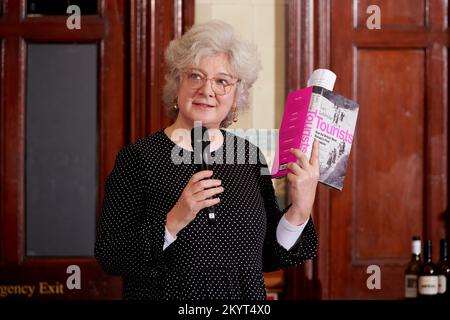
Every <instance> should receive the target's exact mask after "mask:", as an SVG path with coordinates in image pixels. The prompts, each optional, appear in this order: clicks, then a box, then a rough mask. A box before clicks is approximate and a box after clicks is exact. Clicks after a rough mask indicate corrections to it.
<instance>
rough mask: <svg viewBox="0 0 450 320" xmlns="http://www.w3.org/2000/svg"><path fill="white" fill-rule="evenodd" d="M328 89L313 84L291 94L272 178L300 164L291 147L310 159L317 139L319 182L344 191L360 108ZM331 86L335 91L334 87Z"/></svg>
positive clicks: (283, 121)
mask: <svg viewBox="0 0 450 320" xmlns="http://www.w3.org/2000/svg"><path fill="white" fill-rule="evenodd" d="M333 84H334V82H333ZM324 86H326V85H324ZM324 86H318V85H312V86H308V87H306V88H303V89H300V90H297V91H294V92H291V93H289V95H288V97H287V101H286V108H285V111H284V114H283V120H282V122H281V127H280V131H279V137H278V147H277V149H276V152H275V158H274V161H273V166H272V178H281V177H283V176H285V175H287V174H288V170H287V169H286V165H287V163H289V162H296V161H297V159H296V157H295V156H294V155H293V154H292V153H291V152H290V151H289V150H290V148H297V149H300V150H301V151H302V152H303V153H305V154H306V155H307V157H308V159H310V158H311V153H312V146H313V142H314V140H315V139H316V140H318V142H319V163H320V178H319V181H320V182H321V183H323V184H325V185H327V186H329V187H331V188H334V189H337V190H342V189H343V186H344V179H345V173H346V170H347V165H348V161H349V157H350V150H351V146H352V143H353V137H354V133H355V128H356V122H357V118H358V111H359V105H358V103H356V102H355V101H352V100H350V99H347V98H345V97H343V96H341V95H339V94H337V93H335V92H333V91H331V90H329V89H327V88H325V87H324ZM327 86H328V87H329V88H331V89H332V85H331V86H330V85H327Z"/></svg>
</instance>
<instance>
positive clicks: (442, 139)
mask: <svg viewBox="0 0 450 320" xmlns="http://www.w3.org/2000/svg"><path fill="white" fill-rule="evenodd" d="M289 5H290V7H291V9H293V10H292V12H291V14H290V22H289V26H290V38H289V39H290V48H291V50H293V51H292V52H293V56H291V57H290V63H291V67H289V69H290V70H292V66H293V67H294V76H293V77H291V79H290V85H291V87H292V86H294V87H295V86H301V85H304V82H305V81H306V79H307V77H308V75H309V74H310V72H311V71H312V70H313V69H314V68H317V67H325V68H331V69H332V70H333V71H334V72H335V73H336V74H337V81H336V86H335V91H336V92H338V93H340V94H342V95H344V96H346V97H349V98H351V99H353V100H355V101H357V102H358V103H359V104H360V113H359V120H358V124H357V130H356V139H355V140H354V144H353V147H352V153H351V161H350V165H349V167H348V171H347V177H346V180H345V186H344V190H343V191H342V192H339V191H332V190H329V189H327V188H326V187H323V186H321V187H320V188H319V193H318V199H317V203H316V208H315V213H314V217H315V221H316V223H317V224H318V229H319V239H320V246H319V257H318V259H317V260H316V261H315V262H314V263H313V264H312V266H310V268H309V269H308V270H306V271H305V270H301V271H297V272H296V273H294V275H298V274H300V275H301V277H300V280H301V281H302V282H303V283H304V285H306V288H304V290H303V292H301V293H299V294H298V295H297V296H298V297H311V295H312V297H315V298H324V299H401V298H403V295H404V278H403V272H404V269H405V267H406V264H407V262H408V260H409V258H410V254H411V253H410V250H411V249H410V240H411V237H412V236H413V235H420V236H421V237H422V239H432V240H433V243H434V249H433V258H434V260H435V261H437V259H438V243H439V239H440V238H441V237H445V236H446V232H447V230H446V224H448V217H447V218H445V217H446V216H445V215H444V212H445V210H446V208H447V205H448V191H447V190H448V173H447V172H448V164H447V162H448V157H447V152H448V151H447V150H448V95H447V93H448V71H449V70H448V47H449V42H448V34H449V32H448V24H447V19H448V7H447V1H444V0H404V1H402V0H399V1H397V0H396V1H390V0H377V1H366V0H331V1H328V0H319V1H315V2H314V3H312V2H310V1H292V2H291V3H289ZM370 5H376V6H378V8H379V9H380V13H381V25H380V27H381V29H369V28H368V27H367V23H366V22H367V19H368V18H369V17H370V16H371V15H372V14H373V11H370V13H367V8H368V7H369V6H370ZM445 219H447V221H446V220H445ZM371 265H376V266H379V267H380V271H381V274H380V275H381V289H373V290H371V289H369V288H368V287H367V285H366V281H367V279H368V277H369V275H370V274H368V273H367V268H368V267H369V266H371ZM298 287H299V288H302V287H301V286H300V285H298Z"/></svg>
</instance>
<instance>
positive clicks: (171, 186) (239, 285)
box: [95, 130, 317, 300]
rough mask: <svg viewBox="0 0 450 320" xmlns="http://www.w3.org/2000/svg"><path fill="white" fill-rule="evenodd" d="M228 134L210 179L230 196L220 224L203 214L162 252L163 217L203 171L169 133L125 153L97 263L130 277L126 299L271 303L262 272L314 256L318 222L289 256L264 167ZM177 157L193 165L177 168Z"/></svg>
mask: <svg viewBox="0 0 450 320" xmlns="http://www.w3.org/2000/svg"><path fill="white" fill-rule="evenodd" d="M222 132H223V134H224V135H225V137H226V138H225V142H224V144H223V145H222V147H221V148H220V149H218V150H216V151H215V152H213V156H214V157H215V159H216V160H215V163H214V165H213V171H214V178H216V179H220V180H222V186H223V187H224V192H223V193H221V194H219V197H220V200H221V201H220V203H219V204H217V205H216V206H215V207H216V220H217V222H216V224H215V225H211V224H210V223H209V221H208V217H207V213H206V212H205V211H201V212H200V213H198V215H197V217H196V218H195V219H194V220H193V221H192V222H191V223H190V224H189V225H188V226H186V227H185V228H184V229H182V230H181V231H180V232H179V233H178V235H177V239H176V240H175V241H174V242H173V243H172V244H170V245H169V246H168V247H167V248H166V249H165V250H163V244H164V233H165V223H166V215H167V213H168V212H169V211H170V210H171V208H172V207H173V206H174V205H175V203H176V201H177V200H178V198H179V197H180V195H181V193H182V191H183V189H184V187H185V186H186V184H187V182H188V181H189V179H190V178H191V177H192V175H193V174H194V173H195V172H197V170H198V165H196V164H194V163H193V159H194V158H193V153H192V152H189V151H187V150H184V149H181V148H180V147H178V146H177V145H176V144H175V143H174V142H172V141H171V140H170V139H169V138H168V137H167V135H166V134H165V133H164V131H163V130H160V131H158V132H156V133H154V134H152V135H150V136H148V137H146V138H143V139H141V140H139V141H137V142H135V143H134V144H130V145H128V146H126V147H124V148H123V149H122V150H121V151H120V152H119V154H118V156H117V159H116V163H115V167H114V169H113V170H112V172H111V174H110V175H109V176H108V179H107V181H106V183H105V196H104V203H103V209H102V215H101V219H100V223H99V226H98V232H97V240H96V245H95V256H96V258H97V260H98V262H99V264H100V265H101V266H102V268H103V269H104V270H105V271H106V272H107V273H109V274H112V275H119V276H122V277H123V278H124V298H125V299H159V300H164V299H188V300H191V299H265V297H266V295H265V286H264V279H263V272H265V271H274V270H277V269H280V268H284V267H287V266H291V265H296V264H300V263H302V262H303V261H305V260H307V259H311V258H313V257H314V256H315V255H316V251H317V236H316V232H315V229H314V226H313V223H312V219H309V222H308V224H307V225H306V227H305V229H304V231H303V233H302V234H301V236H300V237H299V239H298V240H297V242H296V244H295V245H294V246H293V247H292V248H291V249H290V250H286V249H285V248H283V247H282V246H281V245H279V244H278V242H277V239H276V227H277V225H278V222H279V220H280V218H281V216H282V214H283V213H284V212H285V211H284V210H283V211H281V210H280V209H279V207H278V204H277V201H276V198H275V194H274V189H273V185H272V181H271V177H270V176H268V175H264V174H261V170H262V169H263V168H264V166H263V164H262V163H264V161H259V159H260V158H259V157H257V155H260V153H259V151H258V149H257V148H256V147H255V146H254V145H252V144H251V143H249V142H248V141H247V140H245V139H242V138H238V137H236V136H235V135H233V134H231V133H229V132H226V131H224V130H222ZM243 146H245V147H243ZM227 153H228V156H227ZM174 154H176V155H184V156H185V159H189V160H192V161H185V163H182V164H177V163H174V161H172V160H173V155H174ZM231 154H233V155H234V156H233V157H231V158H230V155H231ZM232 158H234V164H230V159H232ZM255 159H256V160H257V161H255ZM175 162H176V161H175ZM186 162H187V163H186ZM236 163H237V164H236Z"/></svg>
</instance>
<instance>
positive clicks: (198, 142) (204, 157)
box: [191, 126, 216, 224]
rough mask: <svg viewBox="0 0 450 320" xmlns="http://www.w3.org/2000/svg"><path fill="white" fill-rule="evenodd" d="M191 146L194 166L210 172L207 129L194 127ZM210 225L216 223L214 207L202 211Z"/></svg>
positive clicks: (209, 144) (209, 146)
mask: <svg viewBox="0 0 450 320" xmlns="http://www.w3.org/2000/svg"><path fill="white" fill-rule="evenodd" d="M191 144H192V150H193V152H194V164H198V165H199V170H198V171H200V170H202V171H203V170H212V161H211V149H210V148H211V142H210V140H209V134H208V129H207V128H205V127H203V126H195V127H194V128H192V130H191ZM204 210H205V211H206V213H207V215H208V220H209V222H210V223H211V224H215V223H216V210H215V207H214V205H213V206H210V207H208V208H205V209H204Z"/></svg>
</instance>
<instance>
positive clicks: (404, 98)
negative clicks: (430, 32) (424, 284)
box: [352, 49, 426, 263]
mask: <svg viewBox="0 0 450 320" xmlns="http://www.w3.org/2000/svg"><path fill="white" fill-rule="evenodd" d="M356 59H357V65H356V68H357V70H358V78H357V86H358V90H357V95H356V99H357V101H358V102H359V103H360V104H361V106H362V108H361V110H360V113H359V122H358V138H357V139H358V141H357V144H356V147H355V148H354V149H353V152H354V153H355V154H356V158H355V159H354V160H356V161H354V162H353V171H354V172H355V175H354V179H355V180H356V181H358V184H357V186H355V188H354V190H352V191H353V193H354V194H353V195H352V197H353V201H354V206H353V221H354V224H353V226H352V228H353V232H352V233H353V234H354V257H353V259H352V260H353V261H354V262H356V263H358V262H359V263H361V262H364V261H365V260H372V261H373V260H374V259H383V261H389V262H394V261H395V262H398V259H399V257H401V260H403V257H404V256H405V253H408V252H409V250H410V244H409V242H408V241H401V240H400V239H409V238H410V236H411V235H413V234H421V232H422V220H423V203H424V201H423V196H424V195H423V187H424V185H423V173H424V172H423V169H424V133H425V118H424V116H425V91H426V87H425V70H424V68H425V51H424V50H364V49H362V50H358V52H357V58H356ZM404 61H408V64H405V63H404ZM393 70H395V72H392V71H393ZM367 213H370V214H367ZM402 262H404V261H402Z"/></svg>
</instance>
